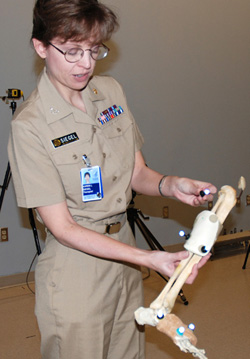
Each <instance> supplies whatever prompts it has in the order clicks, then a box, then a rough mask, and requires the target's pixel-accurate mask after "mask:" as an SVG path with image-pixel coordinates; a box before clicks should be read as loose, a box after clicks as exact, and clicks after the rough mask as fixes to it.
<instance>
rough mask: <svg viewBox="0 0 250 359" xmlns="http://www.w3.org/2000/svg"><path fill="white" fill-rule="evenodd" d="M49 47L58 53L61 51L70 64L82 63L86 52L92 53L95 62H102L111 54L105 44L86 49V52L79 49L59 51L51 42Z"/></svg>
mask: <svg viewBox="0 0 250 359" xmlns="http://www.w3.org/2000/svg"><path fill="white" fill-rule="evenodd" d="M49 45H51V46H52V47H54V48H55V49H56V50H57V51H59V52H60V53H61V54H63V55H64V57H65V60H66V61H68V62H71V63H73V62H77V61H80V60H81V58H82V57H83V55H84V52H85V51H89V52H90V56H91V57H92V59H93V60H102V59H104V58H105V57H106V56H107V55H108V52H109V48H108V47H107V46H106V45H104V44H101V45H98V46H95V47H93V48H92V49H86V50H83V49H80V48H79V47H73V48H72V49H69V50H67V51H62V50H60V49H58V47H56V46H55V45H53V44H52V43H51V42H49Z"/></svg>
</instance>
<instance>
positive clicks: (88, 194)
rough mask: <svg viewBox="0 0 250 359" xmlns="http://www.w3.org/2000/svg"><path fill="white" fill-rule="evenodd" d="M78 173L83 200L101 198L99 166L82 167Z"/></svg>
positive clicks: (97, 199)
mask: <svg viewBox="0 0 250 359" xmlns="http://www.w3.org/2000/svg"><path fill="white" fill-rule="evenodd" d="M80 175H81V187H82V200H83V202H90V201H99V200H101V199H102V198H103V187H102V175H101V168H100V167H99V166H93V167H92V166H91V167H87V168H82V169H81V172H80Z"/></svg>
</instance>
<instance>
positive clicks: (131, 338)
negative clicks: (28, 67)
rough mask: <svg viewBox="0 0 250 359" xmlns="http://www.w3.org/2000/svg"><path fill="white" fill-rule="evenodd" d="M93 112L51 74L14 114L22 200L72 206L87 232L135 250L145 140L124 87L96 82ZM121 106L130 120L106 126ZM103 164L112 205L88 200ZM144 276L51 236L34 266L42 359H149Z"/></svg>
mask: <svg viewBox="0 0 250 359" xmlns="http://www.w3.org/2000/svg"><path fill="white" fill-rule="evenodd" d="M82 96H83V101H84V104H85V106H86V110H87V112H86V113H83V112H82V111H80V110H78V109H76V108H75V107H73V106H71V105H70V104H69V103H67V102H66V101H64V99H63V98H62V97H61V96H60V95H59V93H58V92H57V91H56V89H55V88H54V86H53V85H52V84H51V82H50V80H49V79H48V77H47V75H46V73H45V72H44V73H43V74H42V76H41V77H40V79H39V82H38V87H37V89H36V90H35V91H33V93H32V94H31V96H30V97H29V98H28V100H27V101H25V102H24V103H23V104H22V105H21V106H20V107H19V108H18V109H17V111H16V113H15V117H14V119H13V121H12V129H11V135H10V141H9V146H8V152H9V159H10V164H11V170H12V175H13V180H14V186H15V191H16V197H17V202H18V205H19V206H20V207H26V208H35V207H38V206H48V205H53V204H56V203H61V202H63V201H65V200H66V201H67V205H68V208H69V211H70V212H71V214H72V216H73V218H74V219H75V221H76V222H78V223H79V224H80V225H82V226H84V227H87V228H91V229H93V230H95V231H97V232H99V233H106V230H107V225H110V224H113V223H116V222H120V223H121V229H120V231H118V232H117V233H114V234H107V233H106V235H110V236H112V238H115V239H116V240H118V241H121V242H124V243H128V244H130V245H133V246H134V245H135V242H134V238H133V235H132V233H131V230H130V227H129V224H128V222H127V220H126V208H127V205H128V204H129V202H130V200H131V186H130V181H131V176H132V172H133V168H134V158H135V152H136V151H138V150H140V148H141V146H142V143H143V139H142V136H141V134H140V131H139V130H138V128H137V126H136V124H135V122H134V119H133V116H132V115H131V113H130V111H129V109H128V106H127V103H126V99H125V96H124V94H123V91H122V89H121V87H120V85H119V84H118V83H117V82H116V81H115V80H114V79H112V78H110V77H94V78H93V79H92V80H91V81H90V82H89V84H88V86H87V87H86V88H85V89H84V91H83V92H82ZM113 105H117V106H121V108H122V110H123V112H122V113H120V114H119V115H117V116H115V117H114V118H109V121H104V122H103V123H101V120H100V118H101V114H102V113H103V111H104V110H106V109H109V108H110V107H112V106H113ZM83 155H86V156H87V157H88V159H89V160H90V161H91V165H92V166H100V168H101V171H102V182H103V191H104V197H103V199H101V200H100V201H93V202H85V203H84V202H83V201H82V197H81V182H80V170H81V168H84V167H86V164H85V163H84V161H83V159H82V156H83ZM142 297H143V296H142V283H141V274H140V271H139V269H138V268H135V267H133V266H130V265H128V264H123V263H119V262H114V261H110V260H104V259H100V258H96V257H94V256H90V255H88V254H85V253H83V252H80V251H77V250H74V249H70V248H68V247H65V246H63V245H61V244H60V243H59V242H58V241H57V240H55V238H54V237H53V235H52V234H51V233H49V231H47V238H46V245H45V249H44V250H43V252H42V254H41V255H40V256H39V258H38V264H37V267H36V315H37V318H38V324H39V328H40V331H41V337H42V344H41V351H42V357H43V358H44V359H69V358H70V359H80V358H87V359H90V358H91V359H104V358H107V359H124V358H126V359H142V358H143V357H144V341H143V334H142V333H140V330H139V329H138V328H137V327H136V324H135V321H134V317H133V313H134V310H135V309H137V308H138V307H139V306H140V305H142V302H143V298H142Z"/></svg>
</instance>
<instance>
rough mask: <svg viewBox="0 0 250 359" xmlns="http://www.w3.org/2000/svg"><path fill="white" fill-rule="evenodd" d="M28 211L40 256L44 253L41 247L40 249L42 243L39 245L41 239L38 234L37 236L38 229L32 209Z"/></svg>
mask: <svg viewBox="0 0 250 359" xmlns="http://www.w3.org/2000/svg"><path fill="white" fill-rule="evenodd" d="M28 211H29V221H30V225H31V228H32V231H33V235H34V240H35V245H36V250H37V254H38V255H40V254H41V253H42V251H41V247H40V243H39V238H38V234H37V228H36V224H35V219H34V215H33V211H32V208H29V209H28Z"/></svg>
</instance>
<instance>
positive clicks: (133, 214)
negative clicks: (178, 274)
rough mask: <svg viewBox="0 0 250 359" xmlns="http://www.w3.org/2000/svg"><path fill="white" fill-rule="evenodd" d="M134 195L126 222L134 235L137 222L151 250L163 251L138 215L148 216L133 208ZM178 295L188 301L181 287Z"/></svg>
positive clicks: (186, 302) (185, 302) (145, 218)
mask: <svg viewBox="0 0 250 359" xmlns="http://www.w3.org/2000/svg"><path fill="white" fill-rule="evenodd" d="M135 196H136V193H135V192H134V191H133V198H132V200H131V202H130V205H129V207H128V209H127V216H128V222H129V224H130V227H131V229H132V232H133V234H134V236H135V224H137V226H138V228H139V230H140V232H141V234H142V235H143V237H144V239H145V240H146V242H147V244H148V246H149V247H150V249H151V250H160V251H165V249H164V248H163V247H162V246H161V245H160V243H159V242H158V241H157V239H156V238H155V237H154V236H153V234H152V233H151V232H150V230H149V229H148V228H147V226H146V225H145V223H144V222H143V221H142V220H141V218H140V216H141V217H142V218H143V219H144V220H147V219H149V217H145V216H144V215H143V213H142V212H141V210H139V209H136V208H134V198H135ZM156 273H157V274H158V275H159V276H160V277H161V278H162V279H164V280H165V281H166V282H168V280H167V279H166V278H165V277H164V276H163V275H162V274H160V273H158V272H156ZM179 296H180V298H181V300H182V301H183V303H184V304H185V305H188V301H187V299H186V297H185V295H184V293H183V291H182V289H181V290H180V292H179Z"/></svg>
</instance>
